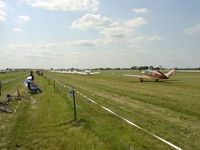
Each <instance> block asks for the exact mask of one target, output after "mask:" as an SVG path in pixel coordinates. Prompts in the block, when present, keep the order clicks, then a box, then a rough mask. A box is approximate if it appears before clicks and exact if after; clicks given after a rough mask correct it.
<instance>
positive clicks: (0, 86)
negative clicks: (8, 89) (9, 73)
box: [0, 80, 2, 96]
mask: <svg viewBox="0 0 200 150" xmlns="http://www.w3.org/2000/svg"><path fill="white" fill-rule="evenodd" d="M1 88H2V81H1V80H0V96H1Z"/></svg>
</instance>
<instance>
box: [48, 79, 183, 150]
mask: <svg viewBox="0 0 200 150" xmlns="http://www.w3.org/2000/svg"><path fill="white" fill-rule="evenodd" d="M50 78H51V77H50ZM50 78H49V79H50ZM51 79H52V80H54V81H55V82H56V83H58V84H60V85H62V86H63V87H64V88H68V89H70V88H71V87H68V86H65V85H64V84H62V83H60V82H59V81H57V80H55V79H53V78H51ZM75 91H76V92H77V93H78V94H79V95H81V96H82V97H84V98H85V99H86V100H87V101H90V102H92V103H94V104H96V105H98V106H100V107H101V108H102V109H104V110H106V111H108V112H110V113H111V114H113V115H115V116H116V117H118V118H120V119H122V120H123V121H125V122H127V123H128V124H130V125H132V126H134V127H136V128H138V129H140V130H142V131H144V132H145V133H147V134H149V135H151V136H153V137H155V138H157V139H158V140H160V141H162V142H164V143H166V144H167V145H169V146H171V147H173V148H175V149H176V150H182V149H181V148H180V147H178V146H176V145H174V144H172V143H171V142H169V141H167V140H165V139H163V138H161V137H159V136H157V135H155V134H153V133H151V132H149V131H147V130H146V129H144V128H142V127H140V126H138V125H137V124H135V123H133V122H131V121H129V120H128V119H126V118H124V117H122V116H120V115H118V114H117V113H115V112H113V111H112V110H110V109H108V108H106V107H105V106H103V105H101V104H98V103H97V102H95V101H94V100H92V99H91V98H89V97H87V96H86V95H84V94H82V93H81V92H79V91H78V90H76V89H75Z"/></svg>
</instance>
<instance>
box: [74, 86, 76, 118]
mask: <svg viewBox="0 0 200 150" xmlns="http://www.w3.org/2000/svg"><path fill="white" fill-rule="evenodd" d="M73 101H74V120H76V101H75V91H74V89H73Z"/></svg>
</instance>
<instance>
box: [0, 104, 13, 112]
mask: <svg viewBox="0 0 200 150" xmlns="http://www.w3.org/2000/svg"><path fill="white" fill-rule="evenodd" d="M0 110H1V111H3V112H6V113H15V112H16V110H15V109H14V108H12V107H10V106H9V105H8V104H5V103H2V102H0Z"/></svg>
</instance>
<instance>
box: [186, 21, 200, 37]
mask: <svg viewBox="0 0 200 150" xmlns="http://www.w3.org/2000/svg"><path fill="white" fill-rule="evenodd" d="M184 32H185V33H186V34H189V35H193V34H197V33H200V24H197V25H196V26H194V27H189V28H186V29H185V30H184Z"/></svg>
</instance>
